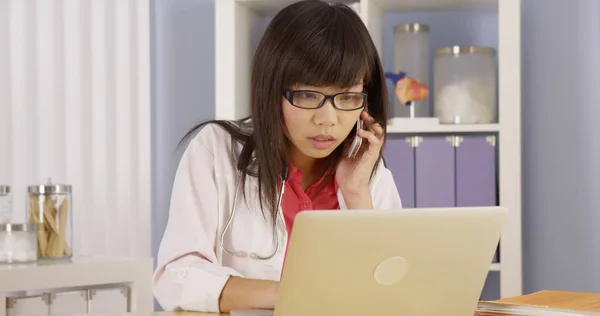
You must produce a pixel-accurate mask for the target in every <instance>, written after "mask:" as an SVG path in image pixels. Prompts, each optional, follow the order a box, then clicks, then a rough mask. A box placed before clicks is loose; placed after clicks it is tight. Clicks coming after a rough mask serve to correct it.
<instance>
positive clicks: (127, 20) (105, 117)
mask: <svg viewBox="0 0 600 316" xmlns="http://www.w3.org/2000/svg"><path fill="white" fill-rule="evenodd" d="M148 17H149V7H148V0H131V1H121V0H118V1H117V0H106V1H91V0H86V1H82V0H62V1H58V0H55V1H22V0H1V1H0V89H2V90H0V183H2V184H8V185H10V186H11V187H12V188H13V190H14V194H13V199H14V208H15V210H14V211H15V220H17V221H23V220H24V219H25V193H26V188H27V186H28V185H34V184H43V183H46V181H47V179H48V178H52V181H53V182H54V183H63V184H70V185H72V186H73V204H72V205H73V224H74V226H73V228H74V230H73V233H74V238H73V240H74V244H73V252H74V254H75V255H89V254H94V255H122V256H127V255H144V256H148V255H150V234H151V232H150V228H151V227H150V216H151V208H150V206H151V205H150V171H151V170H150V156H149V153H150V90H149V88H150V82H149V77H150V73H149V72H150V67H149V58H150V57H149V56H150V55H149V18H148Z"/></svg>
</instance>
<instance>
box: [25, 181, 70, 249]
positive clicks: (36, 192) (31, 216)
mask: <svg viewBox="0 0 600 316" xmlns="http://www.w3.org/2000/svg"><path fill="white" fill-rule="evenodd" d="M71 202H72V198H71V186H70V185H64V184H52V181H50V180H49V181H48V183H47V184H44V185H32V186H29V187H28V190H27V218H28V220H29V222H31V223H35V224H37V225H38V236H37V239H38V258H39V259H69V258H71V257H72V249H73V247H72V246H73V240H72V238H73V237H72V236H73V235H72V226H73V217H72V214H73V213H72V203H71Z"/></svg>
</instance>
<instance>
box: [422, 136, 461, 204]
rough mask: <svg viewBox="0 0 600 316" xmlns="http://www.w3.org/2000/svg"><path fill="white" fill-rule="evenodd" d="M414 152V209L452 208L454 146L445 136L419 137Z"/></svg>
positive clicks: (453, 202) (453, 201) (453, 197)
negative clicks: (419, 139)
mask: <svg viewBox="0 0 600 316" xmlns="http://www.w3.org/2000/svg"><path fill="white" fill-rule="evenodd" d="M421 139H422V141H421V142H420V143H419V144H418V145H417V147H416V150H415V166H416V169H415V170H416V172H415V174H416V207H453V206H455V196H454V192H455V189H454V147H453V146H452V144H451V143H449V142H448V141H447V139H446V136H440V137H437V136H423V137H422V138H421Z"/></svg>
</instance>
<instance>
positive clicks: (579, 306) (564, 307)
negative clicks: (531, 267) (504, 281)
mask: <svg viewBox="0 0 600 316" xmlns="http://www.w3.org/2000/svg"><path fill="white" fill-rule="evenodd" d="M500 315H505V316H511V315H515V316H521V315H526V316H600V294H593V293H579V292H566V291H540V292H536V293H533V294H527V295H522V296H516V297H509V298H504V299H500V300H497V301H488V302H486V301H481V302H479V304H478V305H477V311H476V312H475V316H500Z"/></svg>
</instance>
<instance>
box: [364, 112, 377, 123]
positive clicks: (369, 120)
mask: <svg viewBox="0 0 600 316" xmlns="http://www.w3.org/2000/svg"><path fill="white" fill-rule="evenodd" d="M360 115H361V117H362V119H363V121H364V122H365V124H366V125H367V126H369V125H372V124H374V123H377V122H376V121H375V118H374V117H372V116H371V114H369V112H367V111H362V113H360Z"/></svg>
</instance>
